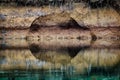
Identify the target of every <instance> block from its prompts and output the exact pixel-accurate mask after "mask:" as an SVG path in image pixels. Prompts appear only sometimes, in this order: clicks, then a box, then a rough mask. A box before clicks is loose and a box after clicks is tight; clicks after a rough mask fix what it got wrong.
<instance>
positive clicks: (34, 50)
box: [29, 44, 89, 58]
mask: <svg viewBox="0 0 120 80" xmlns="http://www.w3.org/2000/svg"><path fill="white" fill-rule="evenodd" d="M29 48H30V51H31V52H32V53H33V55H36V54H42V53H46V52H48V51H56V54H57V52H58V54H63V53H64V52H65V53H67V54H68V55H69V56H70V57H71V58H73V57H75V56H76V55H77V54H78V52H80V51H81V50H84V49H86V48H89V46H84V47H81V46H77V47H72V46H70V47H59V48H54V49H53V48H47V49H45V48H42V47H39V45H36V44H31V45H30V47H29ZM63 55H64V54H63Z"/></svg>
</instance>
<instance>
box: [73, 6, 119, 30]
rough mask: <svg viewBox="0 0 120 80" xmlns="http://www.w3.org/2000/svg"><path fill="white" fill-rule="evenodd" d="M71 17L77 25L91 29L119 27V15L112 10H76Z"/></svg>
mask: <svg viewBox="0 0 120 80" xmlns="http://www.w3.org/2000/svg"><path fill="white" fill-rule="evenodd" d="M71 17H72V18H73V19H75V20H76V22H78V24H79V25H84V26H87V27H89V28H91V27H120V15H119V13H117V12H116V11H115V10H114V9H112V8H98V9H89V8H88V7H87V8H76V9H75V10H74V11H73V13H72V14H71Z"/></svg>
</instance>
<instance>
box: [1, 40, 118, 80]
mask: <svg viewBox="0 0 120 80" xmlns="http://www.w3.org/2000/svg"><path fill="white" fill-rule="evenodd" d="M111 45H113V46H111ZM119 46H120V44H119V41H110V40H103V41H95V42H91V41H89V40H79V39H78V40H77V39H76V40H72V41H71V40H67V39H65V40H56V41H54V40H39V39H38V40H25V39H5V40H4V39H2V40H0V80H120V47H119Z"/></svg>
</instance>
